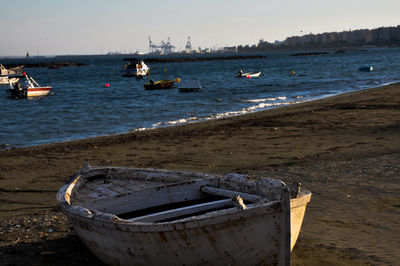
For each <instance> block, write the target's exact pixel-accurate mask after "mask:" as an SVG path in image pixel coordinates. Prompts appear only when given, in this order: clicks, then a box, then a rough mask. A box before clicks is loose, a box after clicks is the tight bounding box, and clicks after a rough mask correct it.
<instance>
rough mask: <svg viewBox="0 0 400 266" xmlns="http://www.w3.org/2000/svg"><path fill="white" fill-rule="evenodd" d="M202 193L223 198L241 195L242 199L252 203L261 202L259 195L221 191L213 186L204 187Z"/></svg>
mask: <svg viewBox="0 0 400 266" xmlns="http://www.w3.org/2000/svg"><path fill="white" fill-rule="evenodd" d="M201 192H203V193H207V194H211V195H215V196H223V197H230V198H233V197H236V196H238V195H240V197H242V199H244V200H245V201H250V202H257V201H259V200H261V197H260V196H258V195H253V194H249V193H244V192H239V191H233V190H226V189H220V188H215V187H211V186H203V187H202V188H201Z"/></svg>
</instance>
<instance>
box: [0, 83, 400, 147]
mask: <svg viewBox="0 0 400 266" xmlns="http://www.w3.org/2000/svg"><path fill="white" fill-rule="evenodd" d="M394 84H400V81H392V82H387V83H383V84H381V85H378V86H371V87H367V88H361V89H354V90H351V91H348V92H340V93H336V94H329V95H325V96H318V97H314V98H311V99H309V100H304V101H299V102H293V103H282V104H279V105H273V106H268V107H264V109H263V108H262V107H260V109H261V110H256V111H252V110H251V109H253V108H254V106H250V107H247V108H245V109H250V111H249V110H246V111H243V109H242V110H237V111H227V112H224V113H217V114H211V115H209V116H206V117H199V118H198V117H196V119H194V120H192V119H191V117H189V118H179V119H176V120H169V121H162V122H156V123H155V124H153V127H149V128H134V129H131V130H129V131H125V132H119V133H114V134H105V135H97V136H92V137H82V138H75V139H68V140H65V141H55V142H48V143H41V144H33V145H28V146H11V145H10V144H8V143H3V144H0V151H2V150H13V149H25V148H31V147H40V146H44V145H50V144H61V143H68V142H73V141H84V140H90V139H92V138H98V137H116V136H118V135H124V134H131V133H135V132H142V131H148V130H154V129H162V128H168V127H174V126H185V125H190V124H193V123H203V122H208V121H214V120H219V119H226V118H228V119H229V118H231V117H236V116H242V115H248V114H254V113H258V112H265V111H269V110H272V109H276V108H284V107H287V106H292V105H297V104H303V103H308V102H314V101H319V100H322V99H326V98H331V97H335V96H338V95H342V94H348V93H353V92H358V91H363V90H369V89H374V88H380V87H384V86H388V85H394ZM276 98H277V100H280V99H278V98H281V97H276ZM285 98H286V97H285ZM293 100H295V98H294V99H293ZM182 120H185V121H186V122H180V121H182Z"/></svg>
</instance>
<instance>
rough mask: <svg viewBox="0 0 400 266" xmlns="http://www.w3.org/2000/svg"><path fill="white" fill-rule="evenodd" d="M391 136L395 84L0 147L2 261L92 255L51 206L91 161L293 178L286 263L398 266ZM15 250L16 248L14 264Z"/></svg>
mask: <svg viewBox="0 0 400 266" xmlns="http://www.w3.org/2000/svg"><path fill="white" fill-rule="evenodd" d="M355 96H357V97H355ZM398 139H400V84H399V83H395V84H391V85H385V86H380V87H377V88H368V89H363V90H357V91H352V92H348V93H342V94H338V95H335V96H331V97H326V98H322V99H318V100H313V101H308V102H303V103H300V104H295V105H288V106H282V107H279V108H273V109H269V110H264V111H259V112H254V113H249V114H245V115H239V116H232V117H228V118H221V119H216V120H210V121H203V122H199V123H191V124H185V125H177V126H170V127H164V128H156V129H152V130H145V131H137V132H133V133H125V134H118V135H112V136H101V137H95V138H90V139H82V140H74V141H69V142H61V143H51V144H45V145H39V146H33V147H28V148H17V149H7V150H0V191H1V194H0V200H1V201H2V206H1V207H0V220H1V221H2V226H3V230H2V234H1V235H0V236H1V237H0V252H1V253H0V262H1V261H4V262H9V263H10V264H11V263H12V262H22V263H23V262H25V263H27V262H29V261H35V260H36V261H39V262H40V261H41V259H43V258H41V255H40V254H41V252H44V251H46V252H47V251H48V252H55V253H56V254H53V253H51V254H53V255H48V253H46V254H47V255H46V254H45V255H44V257H46V258H45V259H49V257H50V259H52V260H55V261H56V262H60V261H62V259H65V257H64V255H66V254H64V253H63V252H62V248H61V249H60V248H58V249H57V248H56V246H57V245H54V248H52V247H51V243H53V244H55V243H62V246H66V247H67V248H69V249H68V250H70V251H71V250H72V253H74V252H75V254H78V255H79V254H80V255H82V256H81V257H80V256H78V258H79V260H78V261H77V260H75V259H73V258H72V256H71V255H69V257H68V256H67V257H68V259H70V258H71V259H72V260H73V261H75V262H78V263H82V262H83V258H87V256H90V255H87V253H84V252H87V250H86V249H85V248H82V246H80V249H82V250H79V248H78V245H77V244H76V242H77V239H76V235H75V234H74V233H73V232H72V231H71V229H70V228H69V226H68V222H67V221H66V220H64V219H65V217H64V216H63V214H61V213H60V211H59V209H58V208H57V206H56V203H55V195H56V193H57V191H58V189H59V188H60V187H61V186H62V184H64V183H65V182H66V181H67V180H68V178H69V176H71V175H72V174H73V173H75V172H76V171H78V170H79V169H80V168H82V166H83V163H84V162H89V164H91V165H110V166H126V167H145V168H164V169H181V170H187V171H198V172H209V173H217V174H226V173H229V172H237V173H244V174H248V175H252V176H256V177H258V176H266V177H272V178H278V179H281V180H283V181H284V182H288V183H290V182H291V181H296V180H299V181H300V182H301V183H302V187H303V188H305V189H308V190H310V191H311V192H312V193H313V197H312V199H311V202H310V204H309V207H308V208H307V211H306V214H305V219H304V222H303V226H302V230H301V232H300V236H299V242H298V243H297V244H296V246H295V248H294V251H293V253H292V265H304V264H308V265H320V264H326V263H333V264H335V263H338V262H340V263H341V265H369V264H395V263H396V261H399V260H400V255H399V254H397V253H396V252H395V251H396V250H398V249H400V243H399V242H398V240H397V238H396V236H398V235H400V229H399V228H400V227H399V222H398V221H400V210H399V207H398V206H400V197H399V196H398V190H399V189H400V185H399V182H398V181H399V176H400V142H399V141H398ZM43 214H44V215H43ZM44 217H49V218H48V220H47V221H46V220H45V218H44ZM43 219H44V220H43ZM32 221H37V222H35V223H36V224H35V225H34V226H32V225H31V224H30V223H32ZM17 225H19V226H20V227H18V226H17ZM25 225H26V226H25ZM28 225H29V226H28ZM35 226H36V227H37V229H35V228H36V227H35ZM28 229H29V230H28ZM49 229H51V230H52V231H51V232H49ZM46 230H47V231H46ZM74 237H75V238H74ZM18 239H19V240H18ZM17 240H18V241H17ZM28 240H30V241H28ZM16 241H17V242H16ZM78 242H79V241H78ZM72 243H74V244H72ZM74 245H75V246H74ZM39 247H41V248H39ZM32 249H33V250H35V251H36V253H35V252H33V253H34V254H33V255H32V254H31V255H29V254H30V252H28V250H32ZM12 252H22V253H23V254H24V256H23V258H22V261H17V259H13V256H12V254H13V253H12ZM82 252H83V253H82ZM10 254H11V255H10ZM85 254H86V255H85ZM58 255H63V256H58ZM89 260H90V262H91V263H92V262H93V264H90V263H89V265H98V264H96V263H95V262H94V261H92V258H91V257H89Z"/></svg>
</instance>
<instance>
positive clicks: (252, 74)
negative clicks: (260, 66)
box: [237, 70, 261, 78]
mask: <svg viewBox="0 0 400 266" xmlns="http://www.w3.org/2000/svg"><path fill="white" fill-rule="evenodd" d="M260 75H261V71H258V72H247V73H243V71H242V70H239V72H238V75H237V77H239V78H253V77H259V76H260Z"/></svg>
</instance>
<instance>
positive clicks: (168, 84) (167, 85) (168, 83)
mask: <svg viewBox="0 0 400 266" xmlns="http://www.w3.org/2000/svg"><path fill="white" fill-rule="evenodd" d="M174 84H175V80H161V81H157V82H154V83H146V84H144V88H145V89H146V90H165V89H171V88H172V87H173V86H174Z"/></svg>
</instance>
